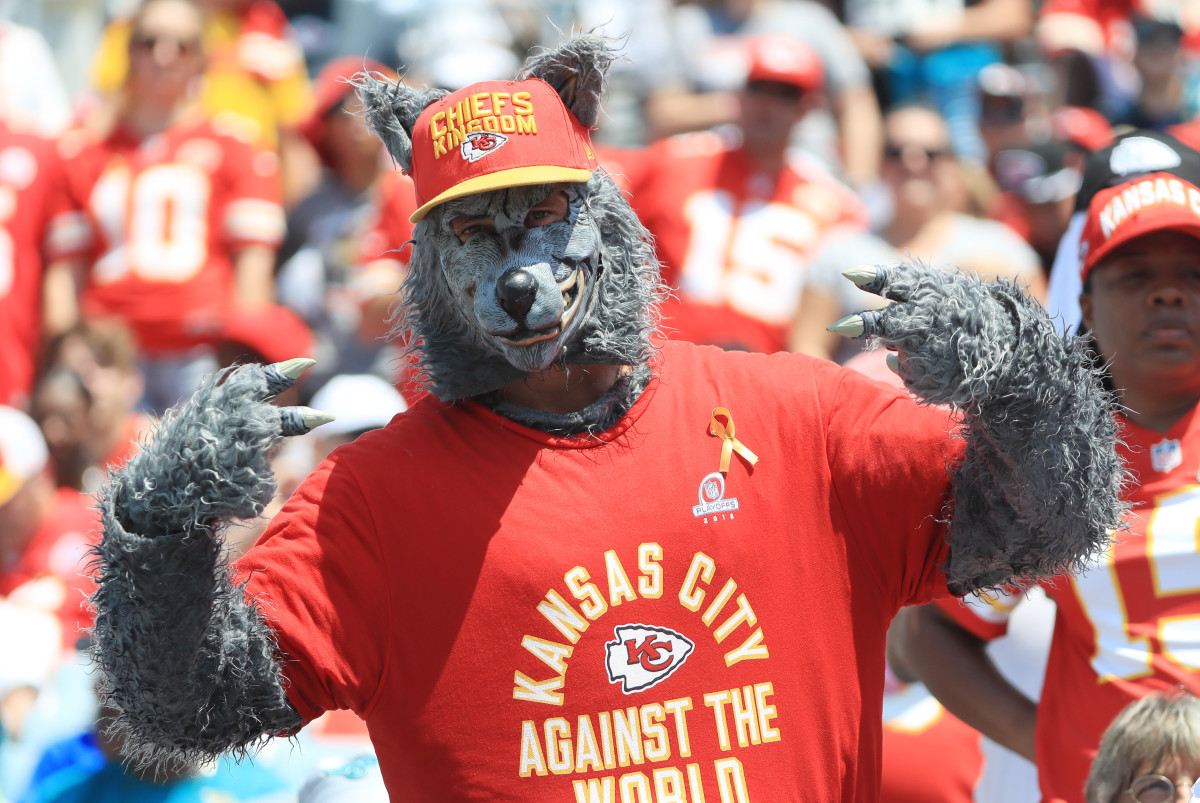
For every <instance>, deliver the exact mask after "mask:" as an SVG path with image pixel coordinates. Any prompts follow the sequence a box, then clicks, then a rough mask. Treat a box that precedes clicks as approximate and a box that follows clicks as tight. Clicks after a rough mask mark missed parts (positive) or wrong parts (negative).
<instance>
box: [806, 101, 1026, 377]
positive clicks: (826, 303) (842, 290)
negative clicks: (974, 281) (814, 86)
mask: <svg viewBox="0 0 1200 803" xmlns="http://www.w3.org/2000/svg"><path fill="white" fill-rule="evenodd" d="M884 126H885V131H886V133H887V144H886V147H885V151H884V163H883V170H882V174H883V179H884V184H885V185H886V186H887V188H888V192H889V196H890V199H891V205H892V214H891V219H890V221H889V222H888V223H887V225H886V226H885V227H884V229H883V231H882V232H881V236H880V237H874V236H871V235H868V234H865V233H862V232H856V233H855V232H852V233H846V232H844V231H842V232H838V233H837V234H836V236H831V237H830V238H829V239H828V240H827V241H826V243H825V244H824V247H823V248H822V249H821V251H820V252H818V254H817V255H816V257H815V259H814V261H813V267H812V272H811V278H812V281H811V282H810V283H809V284H808V285H807V286H806V287H805V291H804V298H803V300H802V301H801V304H800V308H801V310H802V315H801V316H800V318H799V319H798V320H797V322H796V331H795V335H794V336H795V338H796V343H797V344H798V346H797V347H798V348H799V349H800V350H803V351H805V352H807V353H809V354H815V355H817V356H822V357H832V356H835V355H838V354H839V350H840V349H845V348H846V346H845V345H844V343H843V340H842V339H840V338H838V337H837V336H836V335H832V334H831V333H829V332H826V331H825V327H826V326H827V325H828V324H830V323H832V322H833V321H835V320H837V319H838V318H839V317H840V316H841V315H844V314H846V313H847V312H850V311H854V310H859V309H870V308H872V307H877V306H879V304H880V303H881V300H880V299H879V298H878V297H876V296H872V295H871V294H869V293H864V292H862V291H860V290H859V289H858V288H856V287H855V286H854V285H853V284H851V283H850V282H847V281H846V280H845V279H843V278H842V277H841V272H842V271H843V270H845V269H847V268H850V267H853V266H854V265H857V264H859V263H862V262H873V263H876V264H888V263H889V262H896V261H899V260H901V259H904V258H905V257H911V258H915V259H919V260H921V261H923V262H927V263H930V264H933V265H939V266H945V267H951V266H953V267H958V268H962V269H963V270H969V271H972V272H974V273H978V274H980V275H982V276H984V277H995V276H1004V277H1007V278H1010V279H1017V280H1019V281H1021V282H1023V283H1025V284H1027V285H1028V286H1029V288H1030V292H1031V293H1033V295H1034V296H1035V297H1038V298H1042V297H1044V294H1045V279H1044V278H1043V275H1042V270H1041V266H1040V264H1039V262H1038V257H1037V254H1036V253H1035V252H1034V251H1033V249H1032V248H1030V247H1029V245H1028V243H1026V242H1025V241H1024V240H1022V239H1021V237H1020V235H1018V234H1017V233H1016V232H1014V231H1013V230H1012V229H1010V228H1008V227H1007V226H1005V225H1004V224H1003V223H999V222H997V221H994V220H984V219H981V218H978V217H974V216H972V215H969V214H967V210H968V209H969V208H970V205H969V196H968V193H967V189H966V186H965V184H964V182H963V180H962V177H961V174H960V172H959V165H958V163H957V161H956V160H955V158H954V156H953V153H952V152H951V149H950V137H949V132H948V131H947V129H946V124H945V122H944V121H943V120H942V118H941V116H940V115H939V114H938V113H937V112H936V111H934V110H933V109H930V108H926V107H923V106H905V107H901V108H898V109H894V110H892V111H891V112H889V113H888V115H887V116H886V117H885V119H884ZM851 349H852V351H850V352H847V351H844V350H842V351H840V356H841V357H842V358H845V357H847V356H849V353H854V352H856V351H857V350H858V348H857V347H856V346H854V345H852V346H851ZM872 353H873V354H874V355H875V357H877V358H878V360H879V362H880V365H879V366H877V368H878V370H886V369H884V368H883V366H882V360H883V354H882V353H881V352H872ZM872 359H874V357H873V358H872ZM875 370H876V369H874V368H872V369H865V370H864V372H865V373H870V374H873V373H874V371H875Z"/></svg>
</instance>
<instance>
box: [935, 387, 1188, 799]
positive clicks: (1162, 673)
mask: <svg viewBox="0 0 1200 803" xmlns="http://www.w3.org/2000/svg"><path fill="white" fill-rule="evenodd" d="M1121 424H1122V426H1123V429H1122V433H1121V438H1122V440H1123V441H1124V445H1123V446H1122V447H1121V448H1120V453H1121V456H1122V457H1123V458H1124V459H1125V460H1126V461H1127V462H1128V464H1129V467H1130V468H1131V469H1132V470H1133V472H1134V474H1135V476H1136V477H1137V478H1138V480H1139V483H1140V484H1139V485H1138V486H1137V487H1136V488H1134V489H1132V491H1131V492H1130V493H1129V495H1128V497H1129V501H1130V502H1131V504H1132V506H1133V507H1132V510H1131V511H1130V513H1129V515H1128V516H1127V517H1126V521H1127V523H1128V524H1129V530H1128V532H1124V533H1119V534H1118V535H1117V541H1118V542H1119V543H1117V544H1116V545H1115V546H1114V547H1113V548H1112V549H1111V550H1110V551H1109V553H1108V555H1107V556H1106V558H1105V559H1104V561H1103V562H1102V563H1101V564H1100V565H1098V566H1097V567H1096V568H1093V569H1091V570H1089V571H1087V572H1084V573H1081V574H1080V575H1078V576H1075V577H1068V578H1062V579H1059V580H1057V581H1055V582H1054V583H1052V584H1047V586H1046V592H1047V594H1048V595H1049V596H1050V597H1051V598H1052V599H1053V600H1054V602H1055V603H1056V604H1057V605H1058V614H1057V618H1056V619H1055V623H1054V637H1053V641H1052V642H1051V647H1050V658H1049V662H1048V664H1047V666H1046V680H1045V685H1044V686H1043V689H1042V697H1041V702H1040V703H1039V706H1038V718H1037V765H1038V768H1039V783H1040V784H1041V788H1042V794H1043V795H1044V799H1045V800H1046V801H1047V803H1051V802H1052V803H1082V801H1083V799H1084V797H1083V786H1084V783H1085V782H1086V780H1087V774H1088V769H1089V768H1090V766H1091V763H1092V759H1093V758H1094V757H1095V755H1096V748H1097V747H1098V746H1099V744H1100V737H1101V736H1102V735H1103V734H1104V730H1105V729H1106V728H1107V727H1108V725H1109V724H1110V723H1111V722H1112V721H1113V719H1114V718H1115V717H1116V715H1117V714H1118V713H1119V712H1120V711H1121V709H1122V708H1124V707H1125V706H1126V705H1127V704H1128V703H1130V702H1132V701H1133V700H1135V699H1137V698H1139V697H1142V696H1143V695H1145V694H1146V693H1148V692H1150V691H1155V690H1168V689H1173V688H1177V687H1179V686H1183V687H1185V688H1187V689H1188V690H1189V691H1191V692H1192V693H1193V694H1200V542H1198V541H1197V538H1196V533H1197V528H1198V527H1200V484H1198V483H1197V475H1198V470H1200V416H1198V415H1197V411H1196V409H1195V408H1193V409H1192V411H1191V412H1189V413H1188V414H1187V415H1186V416H1184V418H1183V419H1181V420H1180V421H1179V422H1178V423H1176V425H1175V426H1174V427H1172V428H1171V431H1170V432H1168V433H1167V434H1166V435H1163V434H1162V433H1159V432H1152V431H1150V430H1147V429H1144V428H1142V427H1140V426H1138V425H1137V424H1134V423H1132V422H1130V421H1127V420H1125V419H1121ZM1019 599H1020V598H1019V597H1018V596H1004V595H1002V596H1000V597H998V598H993V599H983V600H975V599H973V598H972V599H971V600H970V601H969V604H968V605H960V604H958V603H957V602H955V601H953V600H950V601H947V602H945V603H943V607H944V608H945V609H946V610H947V611H949V612H950V613H951V615H953V616H954V617H955V619H956V620H957V621H959V622H960V623H961V624H963V626H965V627H967V628H969V629H970V630H971V631H972V632H974V633H975V634H977V635H978V636H980V637H982V638H994V637H997V636H1000V635H1002V634H1003V633H1004V631H1005V629H1006V627H1007V621H1008V613H1009V612H1010V611H1011V610H1012V608H1013V607H1015V605H1016V604H1017V602H1018V601H1019Z"/></svg>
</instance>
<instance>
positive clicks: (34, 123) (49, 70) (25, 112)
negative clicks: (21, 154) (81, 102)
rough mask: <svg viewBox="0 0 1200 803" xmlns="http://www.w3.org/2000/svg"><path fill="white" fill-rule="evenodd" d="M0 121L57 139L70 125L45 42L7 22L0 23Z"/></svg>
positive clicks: (64, 92)
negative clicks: (34, 78) (34, 79)
mask: <svg viewBox="0 0 1200 803" xmlns="http://www.w3.org/2000/svg"><path fill="white" fill-rule="evenodd" d="M31 75H36V76H37V80H36V81H31V80H30V79H29V77H30V76H31ZM0 121H3V122H4V124H5V125H7V126H9V127H10V128H12V129H13V130H15V131H20V132H23V133H31V134H36V135H38V136H43V137H56V136H58V135H59V134H61V133H62V132H63V131H64V130H66V128H67V125H68V124H69V123H70V122H71V105H70V100H69V99H68V97H67V90H66V88H65V87H64V86H63V82H62V78H61V76H60V75H59V72H58V66H57V64H56V63H55V61H54V54H53V53H51V52H50V47H49V45H47V44H46V40H45V39H44V38H43V37H42V35H41V34H40V33H39V32H37V31H36V30H34V29H33V28H27V27H25V26H24V25H18V24H16V23H15V22H11V21H9V20H7V19H0Z"/></svg>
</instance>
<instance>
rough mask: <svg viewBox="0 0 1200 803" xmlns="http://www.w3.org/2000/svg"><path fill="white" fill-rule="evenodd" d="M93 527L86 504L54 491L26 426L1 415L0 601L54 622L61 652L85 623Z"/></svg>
mask: <svg viewBox="0 0 1200 803" xmlns="http://www.w3.org/2000/svg"><path fill="white" fill-rule="evenodd" d="M97 524H98V522H97V517H96V511H95V510H93V509H92V500H91V499H90V498H89V497H86V496H83V495H82V494H80V493H79V492H77V491H74V490H72V489H69V488H61V489H59V488H56V487H55V483H54V475H53V468H52V467H51V466H50V462H49V452H48V450H47V448H46V442H45V440H44V439H43V438H42V433H41V431H40V430H38V428H37V424H35V423H34V422H33V419H31V418H30V417H29V416H27V415H25V414H24V413H22V412H21V411H19V410H14V409H13V408H11V407H0V599H7V600H8V601H9V602H12V603H15V604H19V605H23V606H25V607H28V608H31V609H34V610H40V611H43V612H45V613H49V614H53V615H55V616H57V617H58V618H59V620H60V622H61V623H62V638H63V641H64V645H63V646H65V647H70V646H72V645H74V644H75V642H76V641H77V640H78V639H79V637H80V634H81V633H82V631H83V629H84V628H85V627H87V626H89V625H90V623H91V613H90V611H88V609H87V605H86V599H85V597H86V595H87V594H88V593H89V592H90V590H91V588H92V587H93V584H92V581H91V579H90V578H89V577H86V576H85V575H84V565H83V563H84V556H85V553H86V551H87V549H88V547H90V546H91V545H92V544H93V543H95V541H96V540H97V538H98V537H99V536H98V526H97Z"/></svg>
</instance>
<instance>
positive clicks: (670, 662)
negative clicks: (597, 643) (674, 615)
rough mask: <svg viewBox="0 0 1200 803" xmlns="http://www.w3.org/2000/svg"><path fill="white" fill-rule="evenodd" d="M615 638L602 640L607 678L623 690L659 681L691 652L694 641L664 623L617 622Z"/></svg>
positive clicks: (636, 688)
mask: <svg viewBox="0 0 1200 803" xmlns="http://www.w3.org/2000/svg"><path fill="white" fill-rule="evenodd" d="M613 632H614V633H615V634H616V636H617V640H616V641H609V642H605V644H604V651H605V658H604V664H605V666H606V667H607V669H608V681H609V682H610V683H620V684H621V691H623V692H625V693H626V694H632V693H633V692H638V691H645V690H646V689H648V688H650V687H651V686H657V685H658V684H659V683H662V682H663V681H664V680H666V679H667V678H668V677H670V675H671V674H672V673H673V672H674V671H675V670H676V669H678V668H679V667H681V666H683V662H684V661H686V660H687V658H688V656H689V655H691V654H692V650H694V649H695V648H696V644H695V642H693V641H692V640H691V639H689V638H688V637H687V636H685V635H683V634H682V633H676V632H675V631H674V630H671V629H669V628H666V627H651V626H650V625H619V626H618V627H615V628H613Z"/></svg>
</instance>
